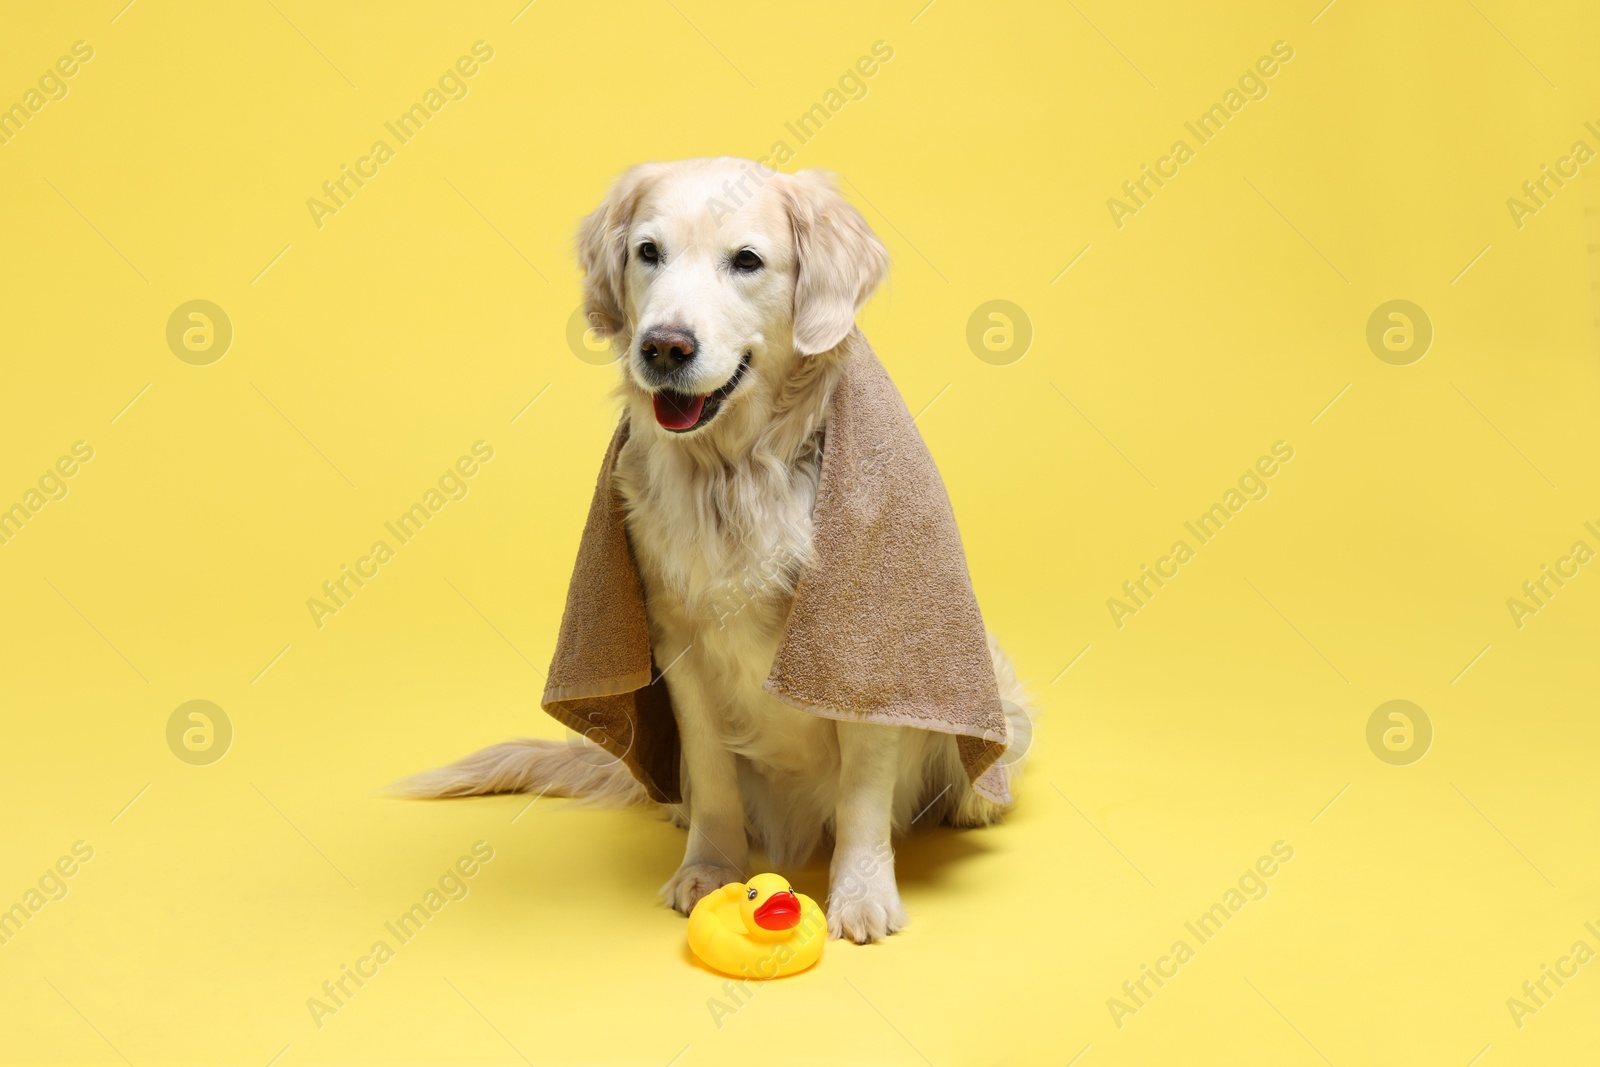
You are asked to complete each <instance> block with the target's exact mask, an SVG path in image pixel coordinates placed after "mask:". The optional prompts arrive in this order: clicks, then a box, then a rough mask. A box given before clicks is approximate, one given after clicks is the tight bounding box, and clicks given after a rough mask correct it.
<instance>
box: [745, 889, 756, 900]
mask: <svg viewBox="0 0 1600 1067" xmlns="http://www.w3.org/2000/svg"><path fill="white" fill-rule="evenodd" d="M745 896H747V897H749V898H750V899H751V900H754V899H756V891H755V890H754V889H752V890H750V892H748V893H746V894H745Z"/></svg>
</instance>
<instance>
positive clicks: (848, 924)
mask: <svg viewBox="0 0 1600 1067" xmlns="http://www.w3.org/2000/svg"><path fill="white" fill-rule="evenodd" d="M905 924H906V913H905V909H904V908H902V907H901V906H900V893H899V891H898V890H897V889H895V888H894V887H893V886H889V887H888V888H887V889H885V888H881V887H880V888H877V889H875V890H873V891H870V892H867V893H864V894H861V895H859V896H852V897H847V898H842V899H834V900H829V901H828V936H829V937H848V938H849V939H850V940H852V941H854V942H855V943H856V944H858V945H865V944H866V943H867V942H869V941H877V940H879V939H881V938H885V937H888V936H889V935H890V934H892V933H896V932H898V931H899V930H900V929H901V928H902V927H904V926H905Z"/></svg>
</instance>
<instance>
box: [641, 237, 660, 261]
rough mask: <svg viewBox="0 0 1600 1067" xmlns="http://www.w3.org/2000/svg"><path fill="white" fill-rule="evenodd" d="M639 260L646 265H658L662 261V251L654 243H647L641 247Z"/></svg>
mask: <svg viewBox="0 0 1600 1067" xmlns="http://www.w3.org/2000/svg"><path fill="white" fill-rule="evenodd" d="M639 258H640V259H641V260H643V261H644V262H646V263H658V262H660V260H661V249H659V248H657V247H656V243H655V242H654V241H645V242H644V243H642V244H641V245H639Z"/></svg>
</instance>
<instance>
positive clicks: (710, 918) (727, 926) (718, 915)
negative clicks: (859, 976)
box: [689, 874, 828, 978]
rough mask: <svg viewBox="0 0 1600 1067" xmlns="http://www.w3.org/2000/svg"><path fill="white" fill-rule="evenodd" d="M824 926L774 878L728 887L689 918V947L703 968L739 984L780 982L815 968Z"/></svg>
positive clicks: (804, 900) (808, 902)
mask: <svg viewBox="0 0 1600 1067" xmlns="http://www.w3.org/2000/svg"><path fill="white" fill-rule="evenodd" d="M827 940H828V920H827V917H826V916H824V915H823V914H822V909H821V908H819V907H817V902H816V901H814V900H812V899H811V898H810V897H804V896H801V895H800V894H798V893H796V892H795V891H794V889H793V888H791V887H790V885H789V883H788V881H787V880H786V879H784V878H782V877H780V876H779V875H776V874H758V875H756V876H755V877H753V878H751V879H750V881H748V882H729V883H728V884H727V885H725V886H723V887H722V888H721V889H718V890H717V891H716V892H714V893H708V894H706V895H705V896H703V897H701V898H700V903H698V904H696V905H695V906H694V911H692V912H690V913H689V947H690V948H691V949H693V950H694V954H695V955H696V956H699V957H700V959H701V961H702V962H704V963H705V964H706V966H708V967H711V968H713V969H715V970H718V971H721V972H722V973H723V974H731V975H734V976H735V977H739V978H782V977H785V976H787V975H791V974H798V973H799V972H801V971H803V970H805V969H806V968H807V967H810V966H811V965H812V964H814V963H816V962H817V960H818V959H820V958H821V956H822V946H823V944H824V943H825V942H826V941H827Z"/></svg>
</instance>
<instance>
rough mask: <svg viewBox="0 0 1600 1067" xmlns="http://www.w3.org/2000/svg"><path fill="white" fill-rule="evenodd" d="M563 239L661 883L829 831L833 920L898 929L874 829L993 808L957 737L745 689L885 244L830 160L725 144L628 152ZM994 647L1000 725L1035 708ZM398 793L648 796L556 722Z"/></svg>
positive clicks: (799, 566)
mask: <svg viewBox="0 0 1600 1067" xmlns="http://www.w3.org/2000/svg"><path fill="white" fill-rule="evenodd" d="M578 255H579V259H580V261H581V262H582V265H583V268H584V271H585V279H584V296H585V301H586V304H587V307H588V311H589V314H590V317H591V321H592V322H594V323H595V324H596V325H597V326H598V327H599V328H603V329H604V330H605V331H606V332H607V333H608V334H609V335H610V337H611V339H612V341H613V343H614V344H615V346H616V349H617V351H618V354H619V356H620V357H621V359H620V364H621V369H622V384H621V395H622V398H623V400H624V401H625V403H626V408H627V411H626V418H627V419H628V420H629V435H628V438H627V443H626V445H625V446H624V448H623V451H622V452H621V454H620V455H619V457H618V461H617V466H616V481H617V487H618V489H619V490H620V492H621V495H622V497H623V500H624V502H625V505H626V516H627V517H626V522H627V532H628V541H629V544H630V545H631V546H632V549H633V552H634V554H635V556H636V563H637V566H638V570H639V573H640V574H641V576H642V578H643V581H644V586H645V601H646V609H647V614H648V618H649V624H650V635H651V645H652V649H653V652H654V656H655V660H656V662H657V663H658V664H661V665H663V669H664V672H665V674H664V680H665V681H666V684H667V688H668V691H669V693H670V695H671V700H672V706H673V709H674V713H675V715H676V718H677V724H678V733H679V737H680V740H681V743H682V775H681V777H682V781H683V795H684V802H685V806H686V808H687V811H685V810H683V808H679V807H678V806H676V805H667V807H668V808H670V809H672V810H670V811H669V814H670V815H671V816H672V817H673V818H674V821H676V822H678V823H679V824H680V825H683V826H686V827H687V829H688V831H689V840H688V847H687V849H686V851H685V853H684V858H683V863H682V864H681V865H680V866H679V868H678V870H677V873H676V874H674V875H673V876H672V878H671V879H670V880H669V881H668V882H667V884H666V885H665V886H664V887H663V890H662V893H663V895H664V896H665V898H666V900H667V901H668V902H669V903H670V904H671V905H672V906H673V907H675V908H676V909H678V910H679V911H681V912H683V913H684V914H688V912H689V910H690V909H691V908H693V907H694V905H695V902H696V901H698V900H699V899H700V898H701V897H702V896H704V895H705V894H707V893H709V892H711V891H713V890H715V889H717V888H718V887H720V886H723V885H725V884H727V883H728V882H731V881H742V880H743V879H744V877H745V876H746V875H747V874H748V873H749V847H750V843H751V841H752V840H753V841H754V842H755V843H756V844H758V845H759V846H760V847H762V848H763V849H764V850H765V852H766V856H767V859H768V861H769V863H770V864H771V865H772V866H774V867H779V868H781V867H784V866H788V865H790V864H794V863H798V862H804V861H805V860H806V859H807V858H808V857H809V856H810V855H811V853H812V852H813V850H814V849H815V848H816V847H817V845H818V844H819V842H820V841H821V840H822V838H823V836H824V835H825V834H826V835H829V836H831V837H832V838H833V841H834V851H833V861H832V866H831V880H832V887H831V892H830V895H829V901H828V928H829V931H830V933H831V934H832V935H833V936H834V937H849V938H851V939H853V940H855V941H858V942H865V941H871V940H873V939H876V938H881V937H884V936H886V935H888V934H892V933H894V932H895V931H896V930H898V929H900V928H901V927H902V926H903V925H904V924H905V921H906V919H905V913H904V911H903V910H902V908H901V905H900V894H899V890H898V888H897V886H896V883H895V876H894V865H893V852H892V850H891V843H890V842H891V835H892V834H893V833H895V832H904V831H906V830H908V829H909V828H910V826H911V824H912V822H913V821H922V820H926V821H927V822H929V823H937V822H940V821H944V822H948V823H951V824H953V825H958V826H975V825H982V824H985V823H989V822H992V821H994V820H995V819H996V818H998V817H999V816H1000V814H1001V813H1002V808H1001V806H1000V805H997V804H994V803H992V802H990V801H988V800H986V799H984V798H983V797H980V796H978V795H977V794H976V793H974V792H973V791H972V788H971V786H970V784H969V782H968V778H967V775H966V773H965V772H964V770H963V768H962V764H961V761H960V759H959V757H958V755H957V751H956V739H955V738H954V737H953V736H951V735H948V734H940V733H933V732H929V731H925V730H919V729H915V728H911V727H899V726H884V725H878V724H873V723H865V722H860V723H857V722H848V721H840V720H835V719H828V718H821V717H818V716H816V715H812V714H808V713H806V712H804V711H800V710H797V709H795V708H791V707H789V706H787V705H785V704H783V703H781V702H779V701H778V700H777V699H775V698H774V697H773V696H771V695H770V694H769V693H767V692H766V691H764V690H763V688H762V681H763V679H765V678H766V676H767V673H768V671H769V669H770V667H771V665H772V663H773V658H774V655H775V653H776V651H777V648H778V645H779V642H780V640H781V638H782V636H783V629H784V624H785V620H786V619H787V617H788V612H789V604H790V601H791V598H792V596H793V594H794V589H795V583H796V581H797V580H798V578H799V576H800V574H801V573H802V572H803V571H804V570H805V568H806V567H807V566H808V565H809V563H810V562H811V560H812V545H811V537H812V525H811V516H812V508H813V504H814V503H815V501H816V497H817V484H818V483H817V479H818V472H819V469H820V464H821V456H822V433H823V430H824V429H825V427H826V424H827V418H828V405H829V398H830V395H831V393H832V389H833V386H834V383H835V382H836V381H837V380H838V377H839V373H840V365H839V361H838V360H836V359H833V358H830V357H831V356H832V355H833V353H834V352H835V350H836V348H837V346H839V345H840V343H841V342H842V341H844V339H845V338H846V337H847V336H848V335H849V334H850V333H851V331H852V330H854V328H855V315H856V312H857V311H859V310H860V309H861V307H862V305H864V304H865V303H866V302H867V299H868V298H869V297H871V295H872V293H873V291H874V290H875V289H876V288H877V287H878V284H879V283H880V282H881V281H882V280H883V277H884V275H885V273H886V271H887V269H888V255H887V253H886V252H885V250H884V247H883V245H882V244H881V243H880V242H879V240H878V238H877V237H876V236H875V235H874V234H873V232H872V230H871V229H870V228H869V227H868V226H867V224H866V222H865V220H863V219H862V217H861V215H860V214H859V213H858V212H857V211H856V210H855V209H854V208H853V207H851V206H850V205H849V204H848V203H847V202H846V201H845V200H844V199H843V198H842V197H841V196H840V195H839V194H838V193H837V192H836V191H835V189H834V188H833V186H832V184H831V182H829V181H828V180H827V179H826V178H825V177H824V176H822V175H819V174H818V173H816V172H802V173H800V174H797V175H785V174H781V173H777V172H774V171H770V170H766V169H765V168H762V167H760V166H759V165H757V164H755V163H751V162H748V161H744V160H737V159H702V160H690V161H686V162H680V163H654V164H645V165H641V166H638V167H634V168H633V169H632V170H629V171H628V172H627V173H626V174H624V175H623V176H622V177H621V178H620V179H619V180H618V181H617V183H616V185H615V187H614V188H613V189H612V190H611V193H610V195H609V196H608V197H607V198H606V200H605V202H604V203H603V204H601V205H600V207H599V209H598V210H596V211H595V212H594V213H593V214H592V215H590V216H589V217H588V218H586V219H585V220H584V221H583V224H582V227H581V228H580V231H579V236H578ZM990 650H991V654H992V656H993V660H994V667H995V673H996V676H997V677H998V679H999V683H1000V695H1001V697H1002V699H1003V700H1004V701H1005V705H1006V708H1007V716H1008V719H1010V720H1011V721H1012V726H1013V728H1014V736H1015V734H1016V733H1019V732H1022V731H1026V730H1027V728H1028V723H1027V721H1026V720H1027V719H1028V718H1029V717H1030V716H1031V710H1029V707H1028V703H1027V699H1026V697H1025V695H1024V692H1023V690H1022V687H1021V685H1020V684H1019V683H1018V681H1017V678H1016V675H1015V673H1014V672H1013V671H1012V669H1011V666H1010V664H1009V662H1008V661H1007V660H1006V659H1005V657H1004V655H1003V654H1002V653H1001V652H1000V651H999V649H998V648H997V647H996V646H995V645H994V643H993V641H992V640H991V641H990ZM1018 770H1019V765H1018V763H1017V762H1016V761H1015V757H1014V756H1013V757H1012V761H1011V762H1010V763H1008V765H1007V767H1006V773H1007V775H1008V777H1011V778H1014V777H1015V775H1016V774H1017V772H1018ZM403 791H405V792H407V793H409V794H410V795H415V796H465V795H470V794H478V793H492V792H540V793H547V794H549V795H554V796H581V797H588V798H593V799H599V800H609V801H614V802H627V803H640V804H647V803H649V801H648V799H647V797H646V794H645V791H644V789H643V787H642V786H640V785H639V784H638V783H637V782H636V781H635V780H634V779H633V777H632V776H631V775H630V774H629V772H628V771H627V770H626V768H624V767H623V766H622V764H621V763H620V762H617V761H615V760H613V759H611V758H610V757H609V756H605V755H603V754H602V753H600V750H599V749H592V750H586V749H585V748H584V747H583V746H581V745H578V744H564V743H562V742H557V741H529V740H524V741H513V742H508V743H506V744H502V745H496V746H494V747H492V748H489V749H486V750H484V751H483V752H480V753H477V754H476V755H473V756H469V757H467V758H466V759H464V760H462V761H460V762H459V763H457V764H455V765H453V766H450V767H446V768H442V769H440V770H438V771H432V772H428V773H426V774H422V775H418V776H416V777H415V778H412V779H410V780H408V781H407V782H406V783H405V784H404V786H403Z"/></svg>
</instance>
